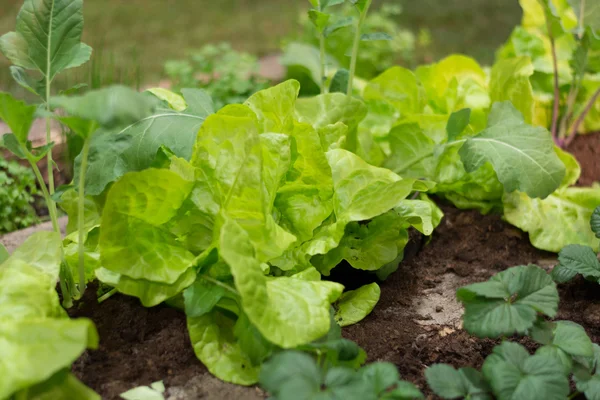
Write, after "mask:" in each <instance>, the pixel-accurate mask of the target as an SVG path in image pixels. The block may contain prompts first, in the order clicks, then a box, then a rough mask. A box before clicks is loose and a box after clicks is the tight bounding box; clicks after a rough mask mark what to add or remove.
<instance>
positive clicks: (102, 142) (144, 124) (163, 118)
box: [73, 89, 210, 196]
mask: <svg viewBox="0 0 600 400" xmlns="http://www.w3.org/2000/svg"><path fill="white" fill-rule="evenodd" d="M186 93H187V95H186V94H185V93H184V98H185V100H186V102H187V104H188V108H187V109H186V110H185V111H184V112H181V113H178V112H175V111H173V110H171V109H158V110H156V111H155V113H154V114H152V115H150V116H148V117H146V118H143V119H141V120H139V121H137V122H134V123H133V124H131V125H129V126H128V127H126V128H124V129H122V130H120V131H119V132H110V133H109V132H106V133H105V132H102V133H101V132H98V133H97V134H95V135H94V136H92V142H91V145H90V154H89V158H88V169H87V172H86V180H85V182H86V186H85V193H87V194H89V195H92V196H95V195H98V194H100V193H102V192H103V191H104V189H105V188H106V186H107V185H108V184H110V183H111V182H114V181H116V180H117V179H119V178H120V177H121V176H123V175H124V174H125V173H127V172H131V171H141V170H144V169H146V168H148V167H150V166H151V165H152V163H153V162H154V159H155V157H156V153H157V151H158V149H160V147H161V146H165V147H167V148H169V149H170V150H171V151H172V152H173V153H174V154H175V155H177V156H178V157H182V158H184V159H186V160H189V159H190V158H191V156H192V149H193V146H194V142H195V141H196V136H197V134H198V129H199V128H200V126H201V125H202V123H203V122H204V119H205V118H206V117H207V116H208V114H207V113H208V112H210V108H206V107H205V104H204V103H202V102H200V101H198V100H195V99H196V98H198V99H204V98H205V97H206V94H204V92H203V91H202V90H198V89H194V90H191V93H194V94H195V96H193V97H192V96H191V95H190V92H186ZM186 96H187V97H186ZM115 133H117V134H115ZM79 163H80V156H79V157H77V159H76V160H75V164H76V167H77V166H78V165H79ZM78 174H79V168H76V169H75V176H74V178H73V179H74V180H75V181H77V180H78Z"/></svg>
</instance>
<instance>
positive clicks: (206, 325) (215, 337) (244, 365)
mask: <svg viewBox="0 0 600 400" xmlns="http://www.w3.org/2000/svg"><path fill="white" fill-rule="evenodd" d="M234 324H235V321H234V320H233V319H232V318H231V317H230V316H229V314H228V313H224V312H221V311H219V310H217V309H214V310H212V311H210V312H209V313H207V314H204V315H203V316H201V317H196V318H190V317H188V319H187V326H188V331H189V333H190V340H191V342H192V346H193V347H194V352H195V353H196V356H197V357H198V359H200V361H202V363H203V364H204V365H205V366H206V368H208V370H209V371H210V373H211V374H213V375H215V376H216V377H217V378H219V379H222V380H224V381H226V382H231V383H235V384H237V385H253V384H255V383H256V382H257V381H258V374H259V371H260V368H259V367H258V366H253V365H252V362H251V361H250V359H249V358H248V356H247V355H246V354H245V353H244V352H243V351H242V350H241V348H240V345H239V343H237V342H236V340H235V338H234V336H233V327H234Z"/></svg>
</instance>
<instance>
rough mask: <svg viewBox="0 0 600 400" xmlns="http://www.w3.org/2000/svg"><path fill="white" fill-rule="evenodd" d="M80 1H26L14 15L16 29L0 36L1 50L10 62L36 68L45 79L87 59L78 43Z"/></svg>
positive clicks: (86, 49) (87, 51)
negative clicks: (15, 15)
mask: <svg viewBox="0 0 600 400" xmlns="http://www.w3.org/2000/svg"><path fill="white" fill-rule="evenodd" d="M82 31H83V0H27V1H25V3H24V4H23V7H22V8H21V11H20V12H19V14H18V15H17V27H16V32H9V33H7V34H5V35H4V36H2V37H0V51H1V52H2V53H4V55H5V56H6V57H7V58H8V59H9V60H10V61H12V63H13V64H15V65H17V66H19V67H23V68H26V69H30V70H37V71H39V72H40V73H41V74H42V75H44V77H45V78H46V79H47V80H48V81H52V80H53V79H54V77H55V76H56V74H58V73H59V72H61V71H62V70H65V69H68V68H74V67H78V66H80V65H81V64H83V63H85V62H86V61H88V60H89V59H90V56H91V54H92V49H91V47H89V46H88V45H86V44H83V43H81V33H82Z"/></svg>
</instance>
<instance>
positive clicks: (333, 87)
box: [329, 68, 350, 93]
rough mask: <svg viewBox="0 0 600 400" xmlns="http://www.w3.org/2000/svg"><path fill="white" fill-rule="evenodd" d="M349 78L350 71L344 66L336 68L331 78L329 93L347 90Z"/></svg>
mask: <svg viewBox="0 0 600 400" xmlns="http://www.w3.org/2000/svg"><path fill="white" fill-rule="evenodd" d="M349 80H350V72H349V71H348V70H347V69H345V68H341V69H338V70H337V71H336V72H335V75H334V76H333V78H332V79H331V84H330V85H329V93H344V92H345V91H346V90H348V82H349Z"/></svg>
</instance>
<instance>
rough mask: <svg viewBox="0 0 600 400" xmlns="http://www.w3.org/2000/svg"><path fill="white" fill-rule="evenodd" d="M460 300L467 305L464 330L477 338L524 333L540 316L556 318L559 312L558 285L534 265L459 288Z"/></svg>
mask: <svg viewBox="0 0 600 400" xmlns="http://www.w3.org/2000/svg"><path fill="white" fill-rule="evenodd" d="M457 297H458V300H459V301H460V302H462V303H463V304H464V306H465V314H464V316H463V320H464V327H465V329H466V330H467V331H468V332H469V333H471V334H473V335H475V336H478V337H493V338H495V337H499V336H510V335H512V334H514V333H515V332H516V333H521V334H523V333H525V332H526V331H527V330H528V329H530V328H531V327H532V326H533V324H534V323H535V321H536V318H537V313H542V314H544V315H547V316H549V317H554V316H555V315H556V312H557V310H558V291H557V289H556V284H555V283H554V282H553V281H552V278H551V277H550V276H549V275H548V274H546V272H545V271H544V270H543V269H541V268H539V267H537V266H534V265H529V266H519V267H513V268H509V269H507V270H506V271H503V272H500V273H498V274H496V275H494V276H493V277H492V278H491V279H490V280H489V281H487V282H482V283H475V284H472V285H469V286H465V287H463V288H460V289H459V290H458V291H457Z"/></svg>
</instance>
